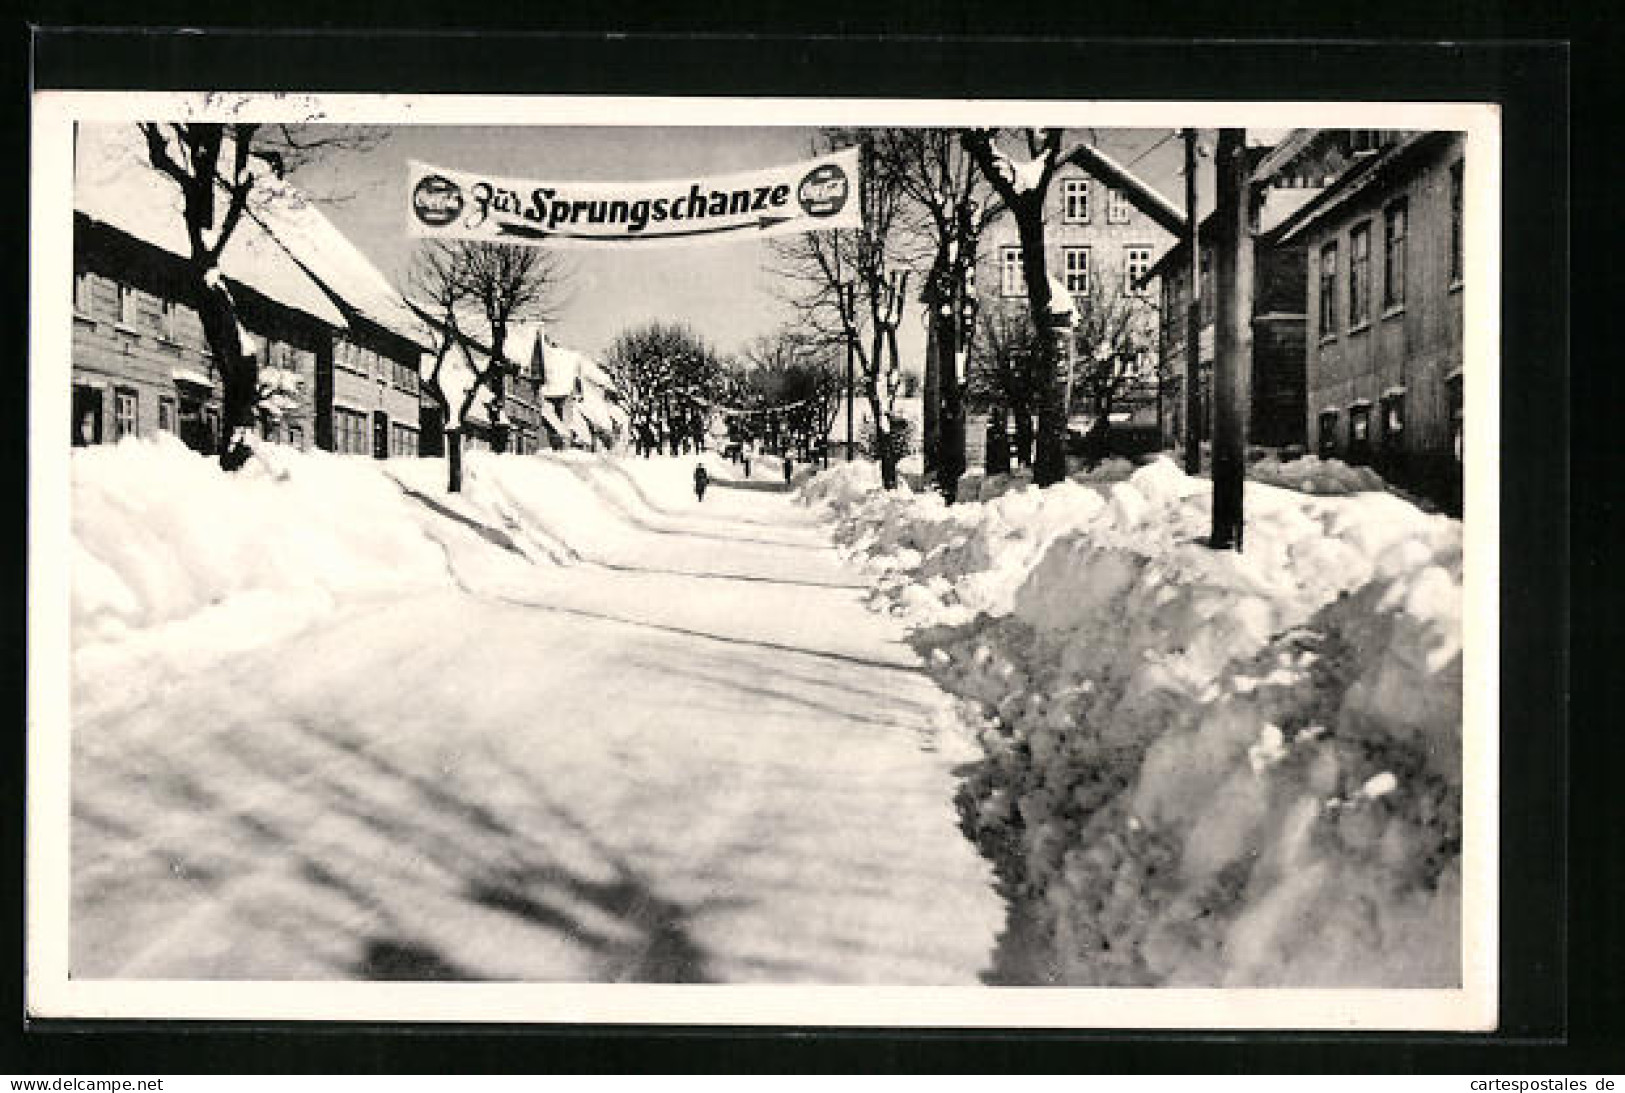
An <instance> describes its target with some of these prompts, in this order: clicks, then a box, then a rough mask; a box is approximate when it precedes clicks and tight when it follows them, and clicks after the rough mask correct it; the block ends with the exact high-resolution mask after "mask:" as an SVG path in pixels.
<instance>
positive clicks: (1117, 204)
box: [1106, 189, 1131, 224]
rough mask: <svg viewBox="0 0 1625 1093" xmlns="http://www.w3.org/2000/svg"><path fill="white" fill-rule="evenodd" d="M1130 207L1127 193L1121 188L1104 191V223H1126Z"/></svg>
mask: <svg viewBox="0 0 1625 1093" xmlns="http://www.w3.org/2000/svg"><path fill="white" fill-rule="evenodd" d="M1130 208H1131V206H1130V205H1129V203H1128V195H1127V194H1125V193H1124V192H1123V191H1122V190H1118V189H1111V190H1108V191H1106V223H1108V224H1127V223H1128V221H1129V216H1130Z"/></svg>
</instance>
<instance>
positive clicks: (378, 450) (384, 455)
mask: <svg viewBox="0 0 1625 1093" xmlns="http://www.w3.org/2000/svg"><path fill="white" fill-rule="evenodd" d="M372 457H373V458H374V459H388V458H389V414H387V413H385V412H384V411H383V410H374V411H373V412H372Z"/></svg>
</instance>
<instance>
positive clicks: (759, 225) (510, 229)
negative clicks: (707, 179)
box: [496, 216, 795, 243]
mask: <svg viewBox="0 0 1625 1093" xmlns="http://www.w3.org/2000/svg"><path fill="white" fill-rule="evenodd" d="M794 219H795V217H793V216H759V217H757V218H756V223H755V224H754V225H753V224H750V223H748V222H747V223H744V224H722V225H719V226H717V227H715V228H690V229H688V230H687V231H668V232H661V233H660V234H659V235H615V236H608V235H589V234H585V233H582V232H555V231H548V230H547V229H546V228H533V227H531V226H530V225H529V224H515V223H512V222H510V221H506V220H503V221H499V222H498V223H497V225H496V226H497V229H498V230H499V231H501V232H502V234H504V235H517V236H520V237H521V238H524V239H591V240H594V241H597V242H606V241H612V242H617V243H619V242H628V243H635V242H638V241H639V240H643V239H649V240H655V239H675V238H678V237H681V236H685V235H718V234H721V233H723V232H736V231H749V230H751V229H752V228H753V227H754V228H755V230H757V231H766V230H767V229H768V228H773V227H777V226H778V225H780V224H788V223H789V222H790V221H792V220H794Z"/></svg>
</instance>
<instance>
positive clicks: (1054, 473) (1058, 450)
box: [1033, 317, 1071, 486]
mask: <svg viewBox="0 0 1625 1093" xmlns="http://www.w3.org/2000/svg"><path fill="white" fill-rule="evenodd" d="M1046 319H1047V317H1046ZM1070 334H1071V332H1070V331H1069V330H1068V329H1067V328H1066V326H1065V325H1060V324H1053V323H1051V324H1049V325H1048V328H1047V329H1046V330H1045V331H1044V336H1043V338H1042V340H1041V345H1042V350H1043V351H1042V355H1041V356H1040V358H1039V361H1038V367H1039V373H1038V374H1039V384H1038V436H1037V448H1038V450H1037V452H1036V453H1035V456H1034V459H1033V482H1034V483H1035V484H1037V485H1039V486H1049V485H1053V484H1054V483H1056V482H1059V481H1061V479H1063V478H1065V477H1066V425H1067V421H1066V379H1067V374H1068V373H1069V372H1070V371H1071V368H1070V367H1069V362H1068V359H1067V353H1066V342H1067V338H1068V337H1069V336H1070Z"/></svg>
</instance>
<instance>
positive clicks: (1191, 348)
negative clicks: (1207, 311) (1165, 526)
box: [1185, 129, 1202, 475]
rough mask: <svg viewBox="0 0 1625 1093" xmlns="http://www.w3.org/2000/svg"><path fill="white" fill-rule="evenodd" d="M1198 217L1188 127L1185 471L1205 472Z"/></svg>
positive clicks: (1193, 137)
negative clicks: (1188, 293) (1188, 267)
mask: <svg viewBox="0 0 1625 1093" xmlns="http://www.w3.org/2000/svg"><path fill="white" fill-rule="evenodd" d="M1201 235H1202V232H1201V226H1200V224H1199V222H1198V221H1197V218H1196V130H1195V129H1186V130H1185V247H1186V250H1187V251H1188V257H1189V258H1190V263H1191V292H1190V300H1189V302H1188V305H1187V307H1186V308H1185V473H1186V474H1189V475H1197V474H1201V473H1202V398H1201V390H1200V386H1201V376H1202V238H1201Z"/></svg>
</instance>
